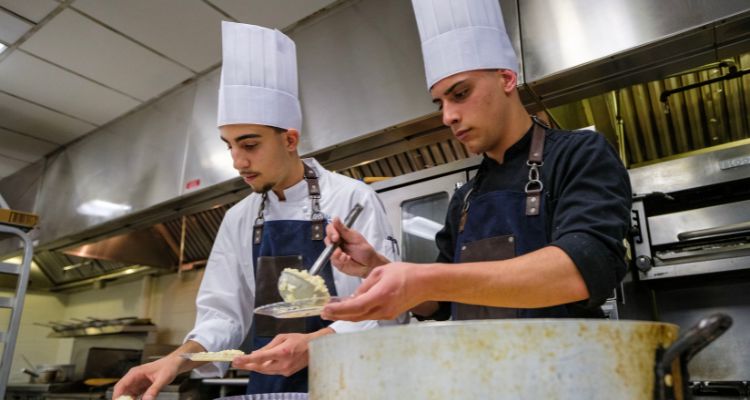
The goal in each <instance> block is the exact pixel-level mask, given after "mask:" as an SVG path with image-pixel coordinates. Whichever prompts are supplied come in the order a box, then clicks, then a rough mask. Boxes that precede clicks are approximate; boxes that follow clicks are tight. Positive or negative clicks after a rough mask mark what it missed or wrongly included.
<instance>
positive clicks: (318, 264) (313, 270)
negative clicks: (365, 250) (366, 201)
mask: <svg viewBox="0 0 750 400" xmlns="http://www.w3.org/2000/svg"><path fill="white" fill-rule="evenodd" d="M362 208H363V207H362V205H361V204H359V203H357V204H355V205H354V207H353V208H352V209H351V211H349V215H347V216H346V219H345V220H344V225H345V226H346V227H347V228H351V227H352V225H353V224H354V221H356V220H357V217H359V214H360V213H361V212H362ZM338 247H339V243H338V242H336V243H332V244H329V245H328V246H326V248H325V249H323V252H322V253H320V255H319V256H318V259H317V260H315V263H314V264H313V266H312V267H310V271H309V272H310V275H317V274H318V272H320V269H321V268H323V266H324V265H325V264H326V263H327V262H328V260H329V259H330V258H331V255H332V254H333V251H334V250H336V249H337V248H338Z"/></svg>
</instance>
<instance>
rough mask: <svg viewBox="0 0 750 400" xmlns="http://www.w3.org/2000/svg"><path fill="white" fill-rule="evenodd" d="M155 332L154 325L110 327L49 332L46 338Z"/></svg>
mask: <svg viewBox="0 0 750 400" xmlns="http://www.w3.org/2000/svg"><path fill="white" fill-rule="evenodd" d="M154 331H156V325H110V326H102V327H97V328H94V327H90V328H81V329H71V330H66V331H62V332H51V333H50V334H49V335H47V337H48V338H70V337H81V336H99V335H114V334H120V333H148V332H154Z"/></svg>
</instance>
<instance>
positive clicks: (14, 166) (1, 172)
mask: <svg viewBox="0 0 750 400" xmlns="http://www.w3.org/2000/svg"><path fill="white" fill-rule="evenodd" d="M29 164H31V163H27V162H25V161H19V160H16V159H13V158H8V157H3V156H0V179H3V178H5V177H6V176H8V175H12V174H13V173H14V172H16V171H18V170H20V169H21V168H23V167H25V166H27V165H29Z"/></svg>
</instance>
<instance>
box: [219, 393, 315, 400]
mask: <svg viewBox="0 0 750 400" xmlns="http://www.w3.org/2000/svg"><path fill="white" fill-rule="evenodd" d="M219 399H220V400H307V399H308V395H307V393H264V394H248V395H244V396H230V397H220V398H219ZM219 399H217V400H219Z"/></svg>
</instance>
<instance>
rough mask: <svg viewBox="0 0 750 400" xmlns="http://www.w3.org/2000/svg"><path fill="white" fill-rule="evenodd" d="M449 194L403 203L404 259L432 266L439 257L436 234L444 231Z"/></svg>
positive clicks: (438, 194) (402, 241) (428, 196)
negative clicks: (441, 230)
mask: <svg viewBox="0 0 750 400" xmlns="http://www.w3.org/2000/svg"><path fill="white" fill-rule="evenodd" d="M449 201H450V199H449V196H448V193H446V192H440V193H435V194H431V195H427V196H424V197H420V198H417V199H412V200H406V201H404V202H403V203H401V250H402V252H403V253H402V256H403V257H402V259H403V260H404V261H408V262H416V263H431V262H435V260H436V259H437V256H438V249H437V246H436V245H435V234H436V233H437V232H438V231H439V230H440V229H442V228H443V221H444V220H445V214H446V212H447V211H448V202H449Z"/></svg>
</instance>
